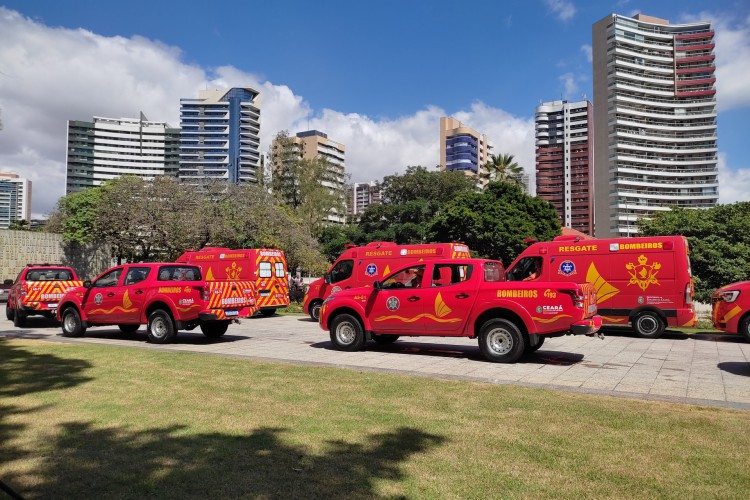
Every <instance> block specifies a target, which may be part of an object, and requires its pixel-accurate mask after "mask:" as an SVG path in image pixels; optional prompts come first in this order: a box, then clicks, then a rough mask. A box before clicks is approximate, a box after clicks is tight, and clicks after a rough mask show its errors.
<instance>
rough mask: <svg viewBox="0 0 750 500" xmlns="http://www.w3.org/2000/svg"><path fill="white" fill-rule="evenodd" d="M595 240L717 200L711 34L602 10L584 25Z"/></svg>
mask: <svg viewBox="0 0 750 500" xmlns="http://www.w3.org/2000/svg"><path fill="white" fill-rule="evenodd" d="M592 38H593V39H592V47H593V66H594V123H595V124H596V127H595V130H594V208H595V219H596V221H595V224H596V229H595V233H596V236H597V237H607V236H628V235H634V234H636V232H637V228H636V226H635V222H636V221H637V220H638V219H640V218H642V217H649V216H651V215H652V214H654V213H655V212H657V211H662V210H669V208H670V207H673V206H676V207H684V208H707V207H712V206H714V205H715V204H716V203H717V201H718V198H719V181H718V167H717V156H716V152H717V149H716V99H715V94H716V90H715V89H714V83H715V81H716V78H715V76H714V72H715V70H716V65H715V63H714V30H713V28H712V27H711V23H710V22H698V23H690V24H669V22H668V21H667V20H665V19H659V18H657V17H651V16H646V15H643V14H638V15H636V16H635V17H632V18H630V17H625V16H621V15H617V14H611V15H609V16H607V17H605V18H604V19H602V20H601V21H599V22H597V23H596V24H594V25H593V28H592Z"/></svg>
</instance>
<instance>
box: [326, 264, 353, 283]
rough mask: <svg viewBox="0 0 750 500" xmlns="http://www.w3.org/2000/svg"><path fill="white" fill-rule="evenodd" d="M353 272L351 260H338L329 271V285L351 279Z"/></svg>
mask: <svg viewBox="0 0 750 500" xmlns="http://www.w3.org/2000/svg"><path fill="white" fill-rule="evenodd" d="M353 270H354V261H353V260H340V261H339V262H337V263H336V265H335V266H333V269H331V283H338V282H339V281H344V280H345V279H348V278H351V276H352V271H353Z"/></svg>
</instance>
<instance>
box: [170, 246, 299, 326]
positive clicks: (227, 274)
mask: <svg viewBox="0 0 750 500" xmlns="http://www.w3.org/2000/svg"><path fill="white" fill-rule="evenodd" d="M177 262H186V263H191V264H195V265H197V266H199V267H200V268H201V269H202V270H203V276H204V279H205V280H206V281H222V280H225V281H237V280H250V281H252V282H253V283H255V288H256V291H257V294H258V296H257V301H258V306H259V307H260V312H261V314H263V315H266V316H270V315H273V314H274V313H275V312H276V309H278V308H282V307H287V306H289V275H288V269H287V264H286V256H285V254H284V252H283V251H281V250H278V249H275V248H250V249H241V250H233V249H229V248H219V247H205V248H202V249H200V250H196V251H193V250H190V251H187V252H185V253H184V254H182V255H181V256H180V257H179V258H178V259H177Z"/></svg>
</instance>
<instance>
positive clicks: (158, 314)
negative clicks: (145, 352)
mask: <svg viewBox="0 0 750 500" xmlns="http://www.w3.org/2000/svg"><path fill="white" fill-rule="evenodd" d="M146 335H147V336H148V340H149V342H153V343H154V344H167V343H169V342H172V341H173V340H174V338H175V336H176V335H177V329H176V328H175V324H174V320H173V319H172V315H171V314H169V313H168V312H167V311H165V310H163V309H156V310H155V311H154V312H152V313H151V314H149V315H148V326H147V327H146Z"/></svg>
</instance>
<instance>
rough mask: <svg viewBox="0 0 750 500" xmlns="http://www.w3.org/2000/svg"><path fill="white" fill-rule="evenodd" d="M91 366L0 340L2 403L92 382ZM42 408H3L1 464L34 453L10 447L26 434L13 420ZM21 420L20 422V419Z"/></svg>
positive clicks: (9, 482) (6, 479)
mask: <svg viewBox="0 0 750 500" xmlns="http://www.w3.org/2000/svg"><path fill="white" fill-rule="evenodd" d="M90 367H91V364H90V363H88V362H86V361H82V360H78V359H64V358H60V357H58V356H54V355H52V354H36V353H34V352H31V351H28V350H27V349H25V348H23V347H17V346H14V345H13V344H12V342H10V341H7V340H2V339H0V400H1V401H7V398H11V397H18V396H24V395H26V394H31V393H36V392H44V391H54V390H59V389H66V388H69V387H74V386H76V385H79V384H83V383H85V382H87V381H89V380H91V379H90V377H87V376H85V375H84V372H85V370H87V369H88V368H90ZM39 409H40V408H28V409H22V408H19V407H16V406H13V405H7V404H0V464H2V463H7V462H10V461H11V460H19V459H24V458H26V457H28V456H29V455H30V454H31V453H30V452H29V451H25V450H22V449H20V448H18V447H17V446H15V445H12V444H9V443H11V442H12V439H13V438H14V437H15V436H16V435H18V434H19V433H21V432H23V430H24V427H25V426H24V425H23V424H17V423H13V424H11V423H9V422H8V419H9V418H10V417H11V416H18V415H25V414H32V413H34V412H36V411H39ZM16 420H17V419H16ZM0 480H3V481H4V482H6V483H7V485H8V486H10V487H11V488H15V489H17V488H18V485H17V484H14V481H13V480H12V479H11V478H9V477H2V478H0Z"/></svg>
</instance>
